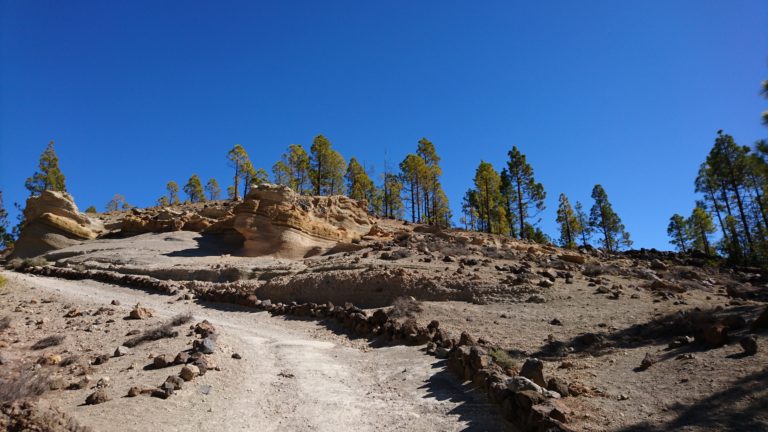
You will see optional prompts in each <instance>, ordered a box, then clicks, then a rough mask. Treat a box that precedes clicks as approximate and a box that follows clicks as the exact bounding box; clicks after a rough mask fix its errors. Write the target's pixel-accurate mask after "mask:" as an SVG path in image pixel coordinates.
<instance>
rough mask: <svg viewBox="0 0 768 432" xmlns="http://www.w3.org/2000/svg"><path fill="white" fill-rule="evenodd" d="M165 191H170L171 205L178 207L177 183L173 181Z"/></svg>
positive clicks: (169, 201) (169, 199)
mask: <svg viewBox="0 0 768 432" xmlns="http://www.w3.org/2000/svg"><path fill="white" fill-rule="evenodd" d="M165 190H167V191H168V203H169V204H170V205H178V204H179V203H180V201H179V185H178V183H176V182H175V181H173V180H171V181H169V182H168V183H167V184H166V185H165Z"/></svg>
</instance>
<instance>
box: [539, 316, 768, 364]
mask: <svg viewBox="0 0 768 432" xmlns="http://www.w3.org/2000/svg"><path fill="white" fill-rule="evenodd" d="M764 307H765V306H764V305H760V304H750V305H740V306H732V307H728V308H714V309H707V310H701V309H698V308H694V309H690V310H686V311H678V312H674V313H670V314H667V315H664V316H661V317H657V318H654V319H652V320H650V321H648V322H645V323H639V324H634V325H632V326H629V327H626V328H624V329H619V330H616V331H613V332H599V333H582V334H580V335H577V336H575V337H573V338H571V339H570V340H568V341H551V342H547V343H546V344H544V345H542V347H541V348H540V349H539V350H538V351H537V352H535V353H533V354H532V356H535V357H538V358H542V359H547V360H557V359H561V358H563V357H566V356H569V355H580V354H584V355H591V356H593V357H600V356H603V355H606V354H609V353H611V352H613V351H614V350H615V349H630V348H640V347H644V346H659V345H668V344H669V343H670V342H672V341H673V340H674V339H675V338H678V337H681V336H695V337H697V339H698V337H700V336H701V332H702V330H701V329H702V328H703V327H704V326H706V325H707V324H711V323H715V322H723V323H725V324H726V326H727V327H728V335H729V340H731V341H735V340H738V339H739V338H740V337H742V336H744V335H745V334H747V333H749V326H748V323H749V321H750V320H753V319H755V318H756V317H757V316H758V315H759V314H760V313H761V312H762V311H763V308H764ZM706 349H707V347H706V346H705V345H703V344H699V343H694V344H681V345H680V346H678V347H672V348H667V349H666V351H667V352H666V353H665V354H663V355H662V356H661V357H660V360H666V359H668V358H670V357H674V356H678V355H680V354H681V353H686V352H693V351H703V350H706Z"/></svg>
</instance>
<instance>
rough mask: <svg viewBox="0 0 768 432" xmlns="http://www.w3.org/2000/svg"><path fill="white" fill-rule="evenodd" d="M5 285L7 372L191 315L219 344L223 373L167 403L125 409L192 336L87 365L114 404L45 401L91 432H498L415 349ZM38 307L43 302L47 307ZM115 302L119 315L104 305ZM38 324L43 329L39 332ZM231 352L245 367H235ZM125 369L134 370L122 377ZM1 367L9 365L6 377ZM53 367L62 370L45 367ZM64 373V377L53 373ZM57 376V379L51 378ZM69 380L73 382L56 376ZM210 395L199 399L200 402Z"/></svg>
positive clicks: (205, 308) (255, 316)
mask: <svg viewBox="0 0 768 432" xmlns="http://www.w3.org/2000/svg"><path fill="white" fill-rule="evenodd" d="M2 274H3V276H5V277H6V278H7V279H8V280H9V282H8V284H7V285H6V286H5V287H4V288H2V292H1V293H0V315H9V316H11V318H12V319H13V323H12V327H11V329H9V330H6V332H4V333H3V334H2V336H3V339H4V340H7V341H8V342H9V346H8V347H7V348H3V349H2V354H3V356H4V357H5V358H6V359H7V360H9V361H10V363H11V364H12V363H13V362H15V361H20V360H21V359H22V358H24V357H29V356H33V357H37V356H40V355H43V354H46V353H57V354H61V355H62V356H63V357H65V356H68V355H84V356H96V355H98V354H104V353H112V352H113V351H114V349H115V348H116V347H117V346H119V345H120V343H121V341H124V340H125V339H126V337H125V336H124V335H125V333H126V332H127V331H128V330H130V329H134V328H137V329H139V330H143V329H146V328H149V327H152V326H155V325H158V324H160V323H162V322H163V321H164V320H167V319H168V318H170V317H171V316H173V315H175V314H178V313H183V312H191V313H192V314H193V315H194V322H197V321H200V320H202V319H207V320H209V321H210V322H212V323H214V325H215V326H216V327H217V328H218V330H219V332H220V333H221V337H220V339H219V343H218V348H217V352H216V354H215V355H214V356H213V358H214V359H215V361H216V362H217V363H218V364H219V366H220V367H221V371H209V372H208V373H207V374H206V375H205V376H202V377H199V378H197V379H196V380H195V381H193V382H189V383H186V386H185V387H184V388H183V389H182V390H180V391H179V392H177V394H176V395H174V396H172V397H170V398H169V399H167V400H160V399H156V398H151V397H148V396H140V397H136V398H126V397H123V395H125V394H126V392H127V390H128V388H130V387H131V386H134V385H144V386H157V385H159V384H161V383H162V382H163V381H164V379H165V377H166V376H168V375H174V374H176V373H178V370H179V369H180V366H173V367H170V368H164V369H160V370H144V366H146V365H148V364H150V363H151V360H150V356H152V355H158V354H167V355H170V356H174V355H175V354H176V353H177V352H179V351H181V350H184V349H186V348H188V347H189V345H190V344H191V341H192V339H193V337H192V336H191V335H187V332H186V330H182V332H181V333H182V334H181V336H179V337H177V338H174V339H164V340H160V341H154V342H149V343H146V344H144V345H141V346H139V347H137V348H135V349H133V350H132V351H131V352H130V353H129V354H128V355H127V356H124V357H119V358H112V359H110V361H108V362H107V363H105V364H102V365H99V366H94V369H95V370H94V372H93V373H92V375H93V377H94V379H95V380H98V379H99V378H101V377H105V376H106V377H109V378H110V381H111V384H110V386H109V387H108V389H107V390H108V393H109V394H110V395H111V396H112V398H113V399H112V400H111V401H109V402H106V403H104V404H100V405H94V406H86V405H83V402H84V400H85V397H86V396H87V395H88V394H90V393H91V392H92V391H93V390H92V389H82V390H55V391H51V392H49V393H47V394H46V395H45V396H44V398H45V399H47V400H48V401H50V402H51V403H52V404H53V405H54V406H58V407H60V408H61V409H62V410H63V411H65V412H67V413H69V414H70V415H72V416H73V417H74V418H75V419H76V420H78V421H79V422H80V423H81V424H83V425H85V426H92V427H93V428H95V429H96V430H103V431H107V430H120V431H144V430H149V429H153V430H188V429H190V428H193V429H194V430H201V431H208V430H217V431H223V430H227V431H229V430H264V431H269V430H297V431H324V430H334V431H335V430H356V431H358V430H366V431H367V430H416V431H454V430H505V428H508V424H507V423H505V422H504V421H503V420H501V418H500V416H498V414H497V413H496V408H495V407H494V406H492V405H489V404H487V402H486V401H485V400H484V398H483V397H482V396H480V395H479V394H475V393H474V392H473V391H472V390H471V389H469V388H468V387H465V386H462V385H461V384H459V383H458V382H457V381H456V380H455V379H454V378H453V377H452V376H451V375H449V374H448V373H447V372H446V371H445V370H444V366H443V365H442V364H441V362H439V361H436V360H435V359H434V358H433V357H430V356H426V355H424V354H423V353H421V352H419V351H418V349H417V348H413V347H403V346H393V347H384V348H377V349H370V348H368V347H367V346H366V344H364V343H362V342H347V343H345V344H343V345H342V344H339V343H335V342H334V341H340V340H345V339H346V338H345V337H344V336H340V335H337V334H334V333H333V332H332V331H331V330H328V329H326V328H325V327H322V326H319V325H318V324H317V323H314V322H308V321H299V320H286V319H284V318H272V317H270V316H269V315H268V314H266V313H263V312H261V313H253V312H251V311H245V310H240V309H237V308H233V307H230V306H227V305H217V304H206V303H199V304H198V303H194V302H189V301H174V299H172V298H171V297H168V296H160V295H153V294H149V293H145V292H143V291H140V290H134V289H129V288H123V287H117V286H111V285H106V284H101V283H97V282H92V281H78V282H72V281H64V280H57V279H49V278H41V277H33V276H28V275H21V274H16V273H10V272H2ZM43 300H44V301H43ZM111 300H118V301H119V302H120V303H121V304H120V305H119V306H110V305H109V303H110V301H111ZM136 303H141V304H142V305H144V306H147V307H149V308H151V309H153V310H154V311H155V316H154V317H153V318H150V319H149V320H142V321H129V320H124V319H123V317H124V316H126V315H127V314H128V311H129V310H130V308H131V306H132V305H134V304H136ZM99 307H111V308H113V309H115V312H114V315H113V316H111V318H112V319H114V322H108V321H109V320H107V319H106V318H107V317H105V316H89V315H87V314H86V315H84V316H82V317H77V318H70V319H65V318H63V315H64V314H65V313H66V311H67V310H69V309H70V308H78V309H81V310H84V311H85V310H96V309H98V308H99ZM43 317H46V318H47V320H45V322H44V323H43V324H41V325H37V324H36V322H37V321H40V320H42V319H43ZM51 334H65V335H67V339H66V340H65V342H64V343H63V344H62V345H60V346H57V347H51V348H47V349H45V350H42V351H31V350H30V349H29V346H30V345H31V344H32V343H34V341H36V340H39V339H41V338H43V337H45V336H48V335H51ZM233 352H237V353H239V354H241V356H242V359H241V360H236V359H233V358H231V354H232V353H233ZM131 365H134V368H132V369H129V368H130V367H131ZM4 367H6V368H7V367H9V366H4ZM53 368H58V367H53ZM59 369H62V368H59ZM56 373H57V374H64V373H63V372H61V371H56ZM64 378H65V380H67V381H76V380H77V378H76V377H70V376H67V375H66V374H64ZM206 393H207V394H206Z"/></svg>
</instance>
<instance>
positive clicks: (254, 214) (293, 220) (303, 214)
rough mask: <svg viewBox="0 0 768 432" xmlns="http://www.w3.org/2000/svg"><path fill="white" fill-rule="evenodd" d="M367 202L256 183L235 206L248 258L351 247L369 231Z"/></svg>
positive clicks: (302, 254)
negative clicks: (306, 194) (298, 191)
mask: <svg viewBox="0 0 768 432" xmlns="http://www.w3.org/2000/svg"><path fill="white" fill-rule="evenodd" d="M371 226H372V220H371V218H370V217H369V216H368V212H367V211H366V205H365V203H363V202H358V201H355V200H353V199H350V198H347V197H345V196H302V195H299V194H297V193H295V192H294V191H293V190H291V189H290V188H288V187H286V186H279V185H273V184H266V183H265V184H261V185H257V186H255V187H254V188H253V189H252V190H251V192H250V193H249V194H248V196H246V198H245V200H244V201H243V203H242V204H240V205H238V206H237V207H236V208H235V220H234V228H235V229H236V230H237V231H238V232H240V234H242V235H243V237H245V244H244V248H243V253H244V254H245V255H247V256H263V255H271V256H274V257H278V258H303V257H308V256H312V255H318V254H321V253H324V252H326V251H328V250H331V249H335V248H339V247H344V245H351V244H352V243H354V242H357V241H359V240H360V238H361V237H362V236H364V235H365V234H367V233H368V232H369V231H370V229H371Z"/></svg>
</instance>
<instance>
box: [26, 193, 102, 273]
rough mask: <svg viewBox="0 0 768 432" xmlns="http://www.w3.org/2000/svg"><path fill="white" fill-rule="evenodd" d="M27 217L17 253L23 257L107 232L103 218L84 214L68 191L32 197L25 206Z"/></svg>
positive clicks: (91, 238) (90, 238)
mask: <svg viewBox="0 0 768 432" xmlns="http://www.w3.org/2000/svg"><path fill="white" fill-rule="evenodd" d="M24 220H25V221H26V223H25V224H24V227H23V228H22V230H21V235H20V236H19V240H18V241H17V242H16V246H15V248H14V252H13V256H15V257H20V258H27V257H33V256H37V255H41V254H43V253H45V252H48V251H51V250H55V249H61V248H64V247H67V246H72V245H74V244H77V243H79V242H81V241H84V240H93V239H95V238H96V237H97V236H98V235H99V234H100V233H101V232H103V231H104V227H103V226H102V224H101V223H100V222H99V221H96V220H93V219H91V218H90V217H88V216H87V215H86V214H84V213H80V211H79V210H78V209H77V206H76V205H75V201H74V199H73V198H72V196H71V195H70V194H68V193H66V192H54V191H44V192H43V193H41V194H40V195H39V196H33V197H30V198H29V199H28V200H27V205H26V207H25V208H24Z"/></svg>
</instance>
